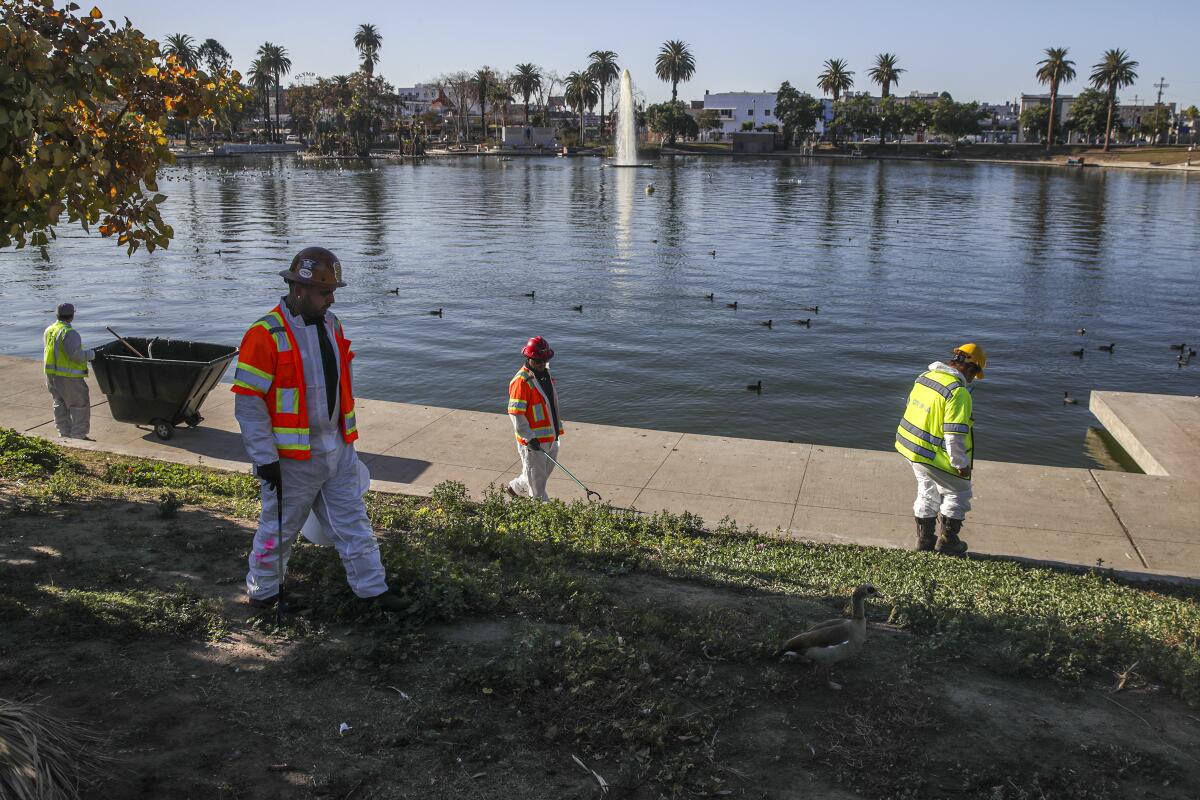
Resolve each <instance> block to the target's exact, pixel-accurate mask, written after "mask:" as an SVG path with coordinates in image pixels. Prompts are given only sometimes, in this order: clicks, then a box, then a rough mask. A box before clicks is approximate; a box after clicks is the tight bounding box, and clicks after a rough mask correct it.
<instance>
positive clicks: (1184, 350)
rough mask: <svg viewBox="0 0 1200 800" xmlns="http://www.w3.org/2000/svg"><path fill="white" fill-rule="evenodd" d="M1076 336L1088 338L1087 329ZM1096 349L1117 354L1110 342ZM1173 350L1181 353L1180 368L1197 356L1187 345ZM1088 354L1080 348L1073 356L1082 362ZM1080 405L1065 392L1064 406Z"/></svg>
mask: <svg viewBox="0 0 1200 800" xmlns="http://www.w3.org/2000/svg"><path fill="white" fill-rule="evenodd" d="M1075 335H1076V336H1086V335H1087V328H1079V329H1078V330H1076V331H1075ZM1096 349H1097V350H1101V351H1103V352H1105V353H1113V352H1116V349H1117V343H1116V342H1109V343H1108V344H1102V345H1100V346H1099V347H1097V348H1096ZM1171 349H1172V350H1175V351H1178V353H1179V355H1178V356H1177V357H1176V359H1175V361H1176V363H1177V364H1178V365H1179V367H1180V368H1183V367H1186V366H1187V365H1188V364H1189V363H1190V362H1191V360H1192V358H1194V357H1195V355H1196V351H1195V350H1194V349H1192V348H1191V347H1188V346H1187V344H1186V343H1180V344H1173V345H1171ZM1086 352H1087V348H1084V347H1079V348H1076V349H1074V350H1072V351H1071V355H1073V356H1075V357H1076V358H1078V359H1079V360H1081V361H1082V360H1083V356H1084V354H1085V353H1086ZM1078 404H1079V401H1078V400H1077V399H1076V398H1074V397H1071V393H1070V392H1063V405H1065V406H1074V405H1078Z"/></svg>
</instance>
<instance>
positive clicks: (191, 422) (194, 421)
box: [184, 414, 204, 428]
mask: <svg viewBox="0 0 1200 800" xmlns="http://www.w3.org/2000/svg"><path fill="white" fill-rule="evenodd" d="M203 419H204V417H202V416H200V415H199V414H192V415H191V416H190V417H188V418H187V419H185V420H184V422H186V423H187V426H188V427H189V428H194V427H196V426H197V425H199V424H200V423H201V421H203Z"/></svg>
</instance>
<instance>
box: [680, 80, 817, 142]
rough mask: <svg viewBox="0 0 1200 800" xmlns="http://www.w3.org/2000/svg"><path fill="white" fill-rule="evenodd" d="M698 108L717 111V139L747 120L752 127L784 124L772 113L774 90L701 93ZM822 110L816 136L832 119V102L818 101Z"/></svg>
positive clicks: (731, 131)
mask: <svg viewBox="0 0 1200 800" xmlns="http://www.w3.org/2000/svg"><path fill="white" fill-rule="evenodd" d="M699 102H700V103H702V106H701V108H702V109H703V110H704V111H716V112H717V119H718V120H720V122H721V128H720V130H719V131H714V133H715V134H716V136H715V137H713V138H717V139H724V138H728V137H729V135H730V134H731V133H734V132H739V131H741V130H742V128H743V126H744V125H745V124H746V123H747V122H749V123H751V124H752V125H753V126H754V128H755V129H757V128H761V127H764V126H766V125H778V126H779V127H780V128H781V129H782V128H783V124H782V123H781V122H780V121H779V119H778V117H776V116H775V92H717V93H712V92H709V91H707V90H705V92H704V100H702V101H699ZM821 105H822V110H823V112H824V113H822V115H821V119H818V120H817V127H816V135H817V136H821V135H823V134H824V133H825V125H826V123H827V122H830V121H831V120H832V119H833V102H832V101H830V100H826V99H822V100H821ZM691 111H692V112H693V113H695V112H696V102H695V101H694V102H693V103H692V109H691Z"/></svg>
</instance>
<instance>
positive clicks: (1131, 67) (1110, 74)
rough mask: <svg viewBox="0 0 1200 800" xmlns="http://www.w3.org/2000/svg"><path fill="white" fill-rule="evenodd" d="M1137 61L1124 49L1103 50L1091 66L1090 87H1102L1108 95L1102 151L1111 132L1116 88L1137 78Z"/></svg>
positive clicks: (1106, 147) (1106, 146) (1130, 83)
mask: <svg viewBox="0 0 1200 800" xmlns="http://www.w3.org/2000/svg"><path fill="white" fill-rule="evenodd" d="M1137 68H1138V62H1136V61H1134V60H1132V59H1131V58H1130V57H1129V54H1128V53H1126V52H1125V51H1124V50H1118V49H1112V50H1105V51H1104V57H1103V58H1101V59H1100V63H1099V64H1095V65H1093V66H1092V75H1091V81H1092V87H1093V88H1094V89H1096V90H1097V91H1099V90H1101V89H1103V90H1104V91H1105V94H1106V95H1107V96H1108V122H1107V123H1106V124H1105V126H1104V151H1105V152H1106V153H1107V152H1108V139H1109V135H1110V134H1111V133H1112V117H1113V106H1114V105H1116V103H1117V90H1118V89H1124V88H1125V87H1126V86H1132V85H1133V82H1134V81H1136V80H1137V72H1136V70H1137Z"/></svg>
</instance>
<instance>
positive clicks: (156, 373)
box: [92, 336, 238, 439]
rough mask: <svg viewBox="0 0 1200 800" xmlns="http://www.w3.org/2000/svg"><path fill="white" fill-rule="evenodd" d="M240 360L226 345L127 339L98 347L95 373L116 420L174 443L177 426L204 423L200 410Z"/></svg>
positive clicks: (94, 367)
mask: <svg viewBox="0 0 1200 800" xmlns="http://www.w3.org/2000/svg"><path fill="white" fill-rule="evenodd" d="M131 346H132V347H131ZM135 353H137V354H141V353H144V354H146V356H147V357H146V358H142V357H141V356H140V355H135ZM237 354H238V349H237V348H236V347H231V346H229V345H225V344H209V343H207V342H189V341H186V340H183V339H160V338H158V337H154V338H151V339H147V338H142V337H138V336H126V337H123V339H118V340H117V341H114V342H109V343H108V344H105V345H102V346H100V347H97V348H96V359H95V360H94V361H93V362H92V369H93V371H95V373H96V382H97V383H99V384H100V391H102V392H104V394H105V396H106V397H108V408H109V410H110V411H111V412H112V415H113V419H115V420H116V421H117V422H132V423H133V424H135V425H153V426H154V433H155V434H156V435H157V436H158V438H160V439H170V438H171V437H172V436H173V435H174V432H175V426H176V425H179V424H186V425H187V426H188V427H189V428H194V427H196V426H197V425H199V424H200V423H201V422H202V421H203V419H204V417H202V416H200V406H201V405H203V403H204V399H205V398H206V397H208V393H209V392H210V391H212V388H213V387H214V386H216V385H217V382H218V381H220V380H221V376H222V375H224V374H225V369H226V368H227V367H228V366H229V362H230V361H233V359H234V358H235V357H236V356H237Z"/></svg>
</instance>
